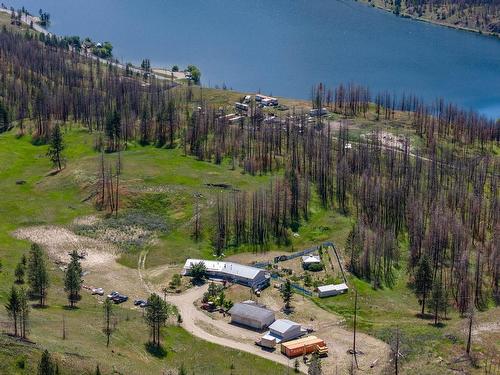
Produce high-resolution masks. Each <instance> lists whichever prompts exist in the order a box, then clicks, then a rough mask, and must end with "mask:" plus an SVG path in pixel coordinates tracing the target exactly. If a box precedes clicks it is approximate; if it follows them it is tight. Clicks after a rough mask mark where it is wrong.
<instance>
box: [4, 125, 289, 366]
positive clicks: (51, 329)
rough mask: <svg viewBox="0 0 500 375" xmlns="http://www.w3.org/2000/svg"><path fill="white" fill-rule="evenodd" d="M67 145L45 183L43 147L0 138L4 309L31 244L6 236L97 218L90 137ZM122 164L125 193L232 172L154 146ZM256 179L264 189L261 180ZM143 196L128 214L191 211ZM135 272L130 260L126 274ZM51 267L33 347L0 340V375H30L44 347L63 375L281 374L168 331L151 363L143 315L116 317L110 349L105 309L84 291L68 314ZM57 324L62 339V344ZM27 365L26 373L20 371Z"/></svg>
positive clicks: (70, 133)
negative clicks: (91, 196) (93, 374)
mask: <svg viewBox="0 0 500 375" xmlns="http://www.w3.org/2000/svg"><path fill="white" fill-rule="evenodd" d="M65 142H66V144H67V146H68V147H67V150H66V158H67V167H66V169H65V170H64V171H62V172H61V173H59V174H57V175H54V176H49V175H48V172H49V171H50V170H51V165H50V163H49V161H48V160H47V158H46V157H45V152H46V147H45V146H33V145H32V144H31V143H30V138H29V137H28V136H25V137H21V138H19V139H18V138H16V137H15V134H14V132H8V133H5V134H1V135H0V160H3V161H6V162H3V163H1V164H0V189H1V190H2V195H0V218H1V219H0V259H1V260H2V262H3V271H2V272H1V273H0V303H1V304H2V305H3V302H4V301H5V298H6V293H7V290H8V288H10V286H11V285H12V282H13V280H14V275H13V270H14V268H15V265H16V263H17V262H18V261H19V259H20V257H21V254H23V253H25V252H27V250H28V248H29V244H28V243H26V242H24V241H18V240H15V239H14V238H13V237H12V236H11V235H10V233H11V232H12V231H13V230H15V229H16V228H18V227H22V226H29V225H40V224H57V225H67V224H69V223H70V222H71V221H72V220H73V219H75V218H76V217H80V216H84V215H88V214H92V213H94V208H93V206H92V204H91V203H89V202H82V200H83V199H84V198H85V197H86V196H87V195H88V186H89V184H91V182H92V180H93V174H94V173H95V169H96V164H97V161H98V155H97V154H96V153H95V152H94V151H93V150H92V145H93V137H92V136H91V135H89V134H88V133H87V132H85V131H82V130H79V129H71V130H70V129H68V130H67V132H66V133H65ZM124 163H125V166H126V167H125V174H124V180H125V181H126V182H125V183H126V184H127V186H129V187H130V188H131V190H132V188H136V187H141V186H145V185H147V186H149V187H151V186H152V187H153V190H154V189H155V188H158V187H159V188H163V187H164V185H170V184H171V185H174V186H179V185H181V186H186V187H187V189H188V191H190V190H189V189H190V188H194V190H197V189H198V188H199V187H200V188H201V187H203V186H204V185H203V184H204V182H205V181H208V182H212V183H215V182H220V180H221V178H222V177H224V176H226V177H227V173H231V172H227V171H226V170H225V167H223V166H214V165H212V164H209V163H202V162H197V161H195V160H193V159H191V158H187V157H184V156H182V155H181V154H180V152H177V151H176V150H161V149H156V148H154V147H147V148H134V147H132V148H131V149H130V150H129V151H127V152H125V153H124ZM179 164H180V165H179ZM186 164H187V165H186ZM183 165H184V167H183ZM231 179H232V183H233V184H238V186H240V187H241V186H250V185H251V180H255V179H254V178H250V177H249V176H244V175H241V174H240V173H239V172H236V171H234V172H233V176H232V177H231ZM256 179H257V180H259V179H261V180H263V181H264V180H265V177H263V178H256ZM21 180H22V181H23V183H22V184H16V181H21ZM160 190H161V189H160ZM143 194H145V193H140V194H139V193H138V194H137V195H134V194H131V195H130V197H129V199H130V202H131V204H132V209H138V208H141V209H142V210H146V211H149V210H151V211H152V212H153V213H155V214H157V215H164V216H166V217H167V219H168V220H169V219H170V216H173V217H178V218H182V215H180V214H179V212H181V213H182V211H183V210H185V211H186V213H187V211H188V210H190V206H189V204H187V203H183V202H182V201H181V202H179V200H178V199H174V200H173V201H169V200H168V199H166V198H169V197H170V195H168V194H165V195H164V196H163V195H161V196H158V195H157V194H156V193H152V194H153V195H151V196H149V195H147V194H145V195H143ZM148 194H149V193H148ZM180 194H186V196H187V195H189V194H188V193H180ZM163 198H165V199H163ZM174 198H175V197H174ZM134 205H135V206H136V207H134ZM168 220H167V223H168ZM173 253H174V251H172V254H173ZM162 259H163V258H162ZM136 264H137V263H134V262H132V261H130V265H131V266H133V265H135V266H136ZM51 268H52V269H51V270H50V274H51V279H52V285H53V286H52V287H51V288H50V290H49V299H48V303H49V307H48V308H46V309H34V310H33V311H32V314H31V315H32V317H31V321H32V324H31V332H30V339H31V340H33V341H34V342H35V343H36V344H34V345H32V344H28V343H19V342H14V341H13V340H12V339H11V338H9V337H8V336H6V335H0V373H9V374H10V373H13V374H15V373H20V374H29V373H33V368H34V367H33V366H34V365H35V364H36V362H37V361H38V358H39V355H40V349H41V348H47V349H49V350H50V351H51V352H53V353H54V356H55V357H56V358H57V359H58V361H59V362H60V363H61V367H62V370H63V371H62V372H63V373H71V374H73V373H75V374H81V373H90V371H93V370H94V369H95V365H96V363H99V364H100V367H101V370H104V372H105V373H109V372H111V371H116V372H117V373H127V374H134V373H136V374H139V373H160V372H161V371H162V370H165V369H177V368H178V367H179V366H180V365H181V364H182V363H184V364H185V366H186V368H187V369H188V370H189V371H190V372H191V371H194V373H200V374H209V373H229V371H230V370H229V368H230V367H231V364H234V367H235V370H234V373H235V374H251V373H253V369H256V370H257V371H259V372H261V373H263V374H265V373H268V374H275V373H284V372H285V370H284V369H283V367H282V366H279V365H276V364H274V363H272V362H270V361H267V360H263V359H260V358H257V357H254V356H252V355H249V354H245V353H239V352H236V351H233V350H230V349H225V348H222V347H219V346H217V345H212V344H209V343H207V342H205V341H202V340H199V339H196V338H194V337H192V336H191V335H189V334H188V333H187V332H186V331H184V330H183V329H181V328H178V327H175V326H171V327H168V328H167V329H165V332H164V340H165V345H164V348H165V350H166V356H165V357H164V358H156V357H154V356H152V355H151V354H149V353H148V352H147V351H146V348H145V346H144V343H145V342H146V341H147V339H148V333H147V328H146V326H145V324H144V322H143V319H142V316H141V314H140V313H139V312H138V311H130V310H124V309H121V308H118V309H117V314H118V321H119V323H118V329H117V331H116V334H115V335H114V336H113V338H112V345H111V347H110V348H109V350H107V349H106V347H105V341H104V335H103V334H102V332H101V324H102V311H101V305H100V304H99V303H98V302H97V300H96V299H95V298H93V297H91V296H89V295H87V294H85V293H84V298H83V300H82V301H81V303H80V304H79V308H78V309H75V310H67V309H66V308H65V305H66V300H65V297H64V296H65V294H64V291H63V289H62V273H61V271H60V270H59V269H57V268H56V267H55V266H54V265H51ZM63 317H64V321H65V326H66V335H67V337H66V340H62V322H63ZM0 321H1V322H2V329H4V328H5V330H7V329H8V327H9V325H8V324H7V317H6V315H5V310H4V309H3V308H2V309H0ZM4 323H5V324H4ZM13 353H15V355H14V354H13ZM193 353H196V356H193ZM23 366H24V369H23V368H21V367H23ZM249 369H252V370H249Z"/></svg>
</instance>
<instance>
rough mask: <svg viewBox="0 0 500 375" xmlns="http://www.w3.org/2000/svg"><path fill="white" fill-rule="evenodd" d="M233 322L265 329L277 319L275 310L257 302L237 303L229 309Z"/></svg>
mask: <svg viewBox="0 0 500 375" xmlns="http://www.w3.org/2000/svg"><path fill="white" fill-rule="evenodd" d="M229 314H230V315H231V323H234V324H241V325H244V326H247V327H250V328H253V329H257V330H263V329H265V328H267V327H269V326H270V325H271V324H272V323H273V322H274V320H275V317H274V312H273V311H271V310H269V309H266V308H265V307H262V306H260V305H258V304H256V303H250V302H241V303H236V304H235V305H234V306H233V307H231V309H230V310H229Z"/></svg>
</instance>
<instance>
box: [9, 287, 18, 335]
mask: <svg viewBox="0 0 500 375" xmlns="http://www.w3.org/2000/svg"><path fill="white" fill-rule="evenodd" d="M5 309H6V310H7V314H8V315H9V318H10V319H11V320H12V322H13V323H14V336H18V332H19V331H18V323H19V315H20V312H21V304H20V301H19V293H18V291H17V289H16V288H15V287H12V288H11V289H10V292H9V296H8V297H7V304H6V305H5Z"/></svg>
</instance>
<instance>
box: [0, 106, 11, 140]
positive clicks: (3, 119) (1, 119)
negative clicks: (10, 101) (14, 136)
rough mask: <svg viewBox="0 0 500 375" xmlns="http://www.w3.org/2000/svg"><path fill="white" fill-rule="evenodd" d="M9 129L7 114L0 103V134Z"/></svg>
mask: <svg viewBox="0 0 500 375" xmlns="http://www.w3.org/2000/svg"><path fill="white" fill-rule="evenodd" d="M9 128H10V120H9V112H8V111H7V108H6V107H5V105H4V104H3V102H1V101H0V133H2V132H4V131H7V130H9Z"/></svg>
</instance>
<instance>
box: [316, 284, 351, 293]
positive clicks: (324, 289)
mask: <svg viewBox="0 0 500 375" xmlns="http://www.w3.org/2000/svg"><path fill="white" fill-rule="evenodd" d="M347 289H349V288H348V287H347V284H346V283H342V284H330V285H322V286H318V291H319V292H331V291H334V290H336V291H342V290H347Z"/></svg>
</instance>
